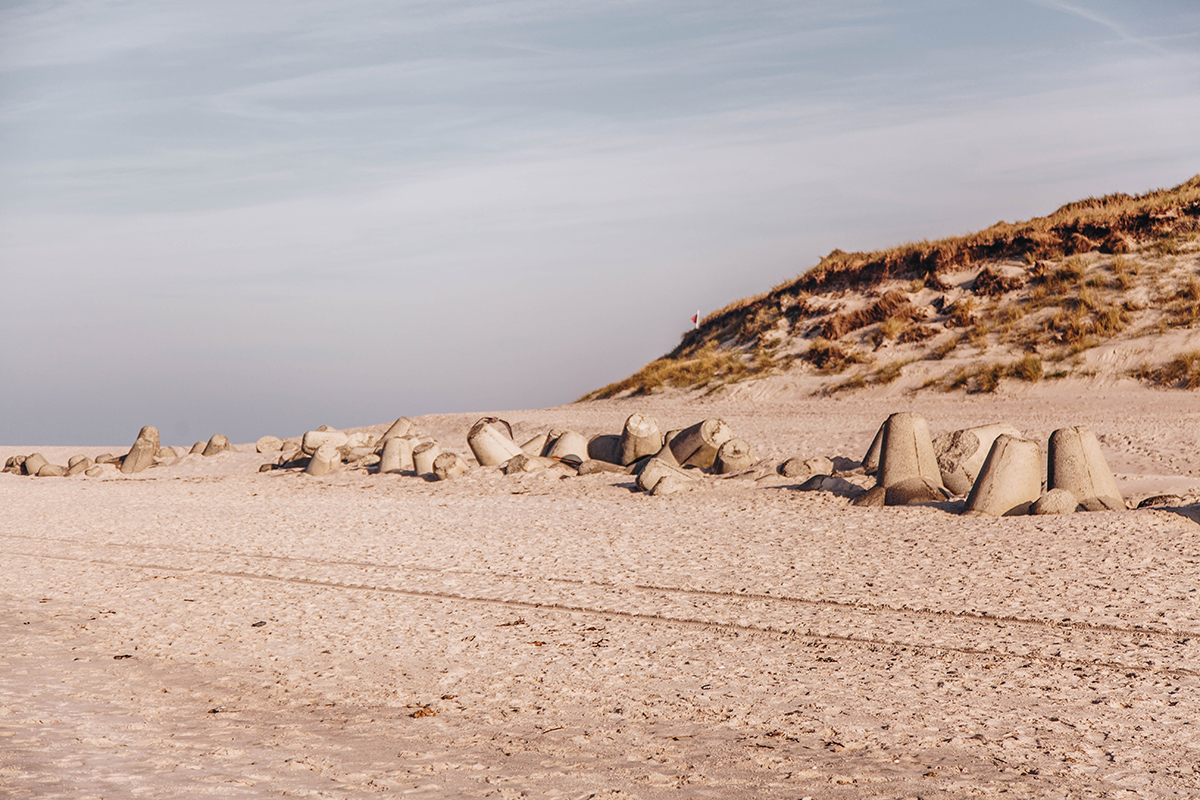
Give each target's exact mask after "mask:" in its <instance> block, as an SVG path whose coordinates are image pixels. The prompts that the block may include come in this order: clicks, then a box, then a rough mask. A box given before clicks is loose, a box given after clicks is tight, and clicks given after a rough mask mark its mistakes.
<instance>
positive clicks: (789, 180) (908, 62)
mask: <svg viewBox="0 0 1200 800" xmlns="http://www.w3.org/2000/svg"><path fill="white" fill-rule="evenodd" d="M1198 143H1200V4H1198V3H1196V2H1195V0H1071V1H1070V2H1067V1H1066V0H838V1H837V2H833V1H832V0H829V1H828V2H827V1H826V0H809V1H808V2H801V1H795V0H794V1H793V2H770V1H763V2H756V1H755V0H732V1H730V2H712V1H708V2H706V0H689V1H688V2H674V1H673V0H589V2H587V3H564V2H544V1H543V0H493V1H491V2H488V1H479V2H468V1H466V0H433V1H429V2H426V1H425V0H412V1H410V2H376V1H374V0H343V1H342V2H337V3H330V2H313V1H311V0H289V2H257V3H245V2H241V0H237V1H233V0H205V1H204V2H194V1H193V0H177V1H176V2H171V3H161V2H157V0H154V1H151V0H127V1H121V0H109V1H106V0H88V2H82V1H80V0H61V1H60V2H50V0H40V1H39V2H23V1H22V0H9V2H6V3H3V4H0V311H2V317H0V319H2V320H3V323H2V325H3V334H2V335H0V387H2V388H0V443H5V444H14V445H15V444H43V445H52V444H78V445H93V444H94V445H110V444H112V445H117V444H124V443H129V442H132V441H133V438H134V437H135V436H136V434H137V431H138V429H139V428H140V427H141V426H142V425H155V426H157V427H158V428H159V430H160V431H161V434H162V439H163V442H164V443H165V444H177V445H190V444H191V443H192V442H194V441H197V440H201V439H207V438H208V437H209V436H211V435H212V434H214V433H223V434H225V435H227V436H229V437H230V438H231V439H233V440H234V441H240V442H249V441H254V440H255V439H257V438H258V437H260V436H263V435H266V434H273V435H278V436H292V435H298V434H300V433H302V432H304V431H305V430H308V429H311V428H315V427H317V426H319V425H332V426H334V427H338V428H342V427H353V426H360V425H371V424H376V423H381V422H387V421H390V420H392V419H395V418H396V417H398V416H400V415H408V416H413V415H417V414H424V413H435V412H470V411H479V412H483V411H496V410H505V409H522V408H541V407H546V406H552V405H558V404H561V403H567V402H570V401H572V400H574V399H576V398H577V397H579V396H580V395H583V394H584V393H586V392H588V391H590V390H592V389H595V388H597V387H600V386H603V385H605V384H607V383H610V382H612V381H615V380H619V379H621V378H623V377H625V376H627V375H629V374H630V373H632V372H634V371H636V370H637V369H638V368H639V367H641V366H642V365H643V364H645V363H647V362H648V361H651V360H653V359H654V358H656V357H658V356H660V355H662V354H664V353H666V352H668V351H670V350H671V349H672V348H673V347H674V346H675V345H676V344H677V343H678V341H679V337H680V335H681V334H682V333H684V332H685V331H686V330H687V329H688V328H689V327H690V322H689V318H690V317H691V316H692V314H694V313H696V311H699V312H700V313H701V314H705V313H708V312H709V311H712V310H714V309H716V308H719V307H721V306H723V305H725V304H727V303H729V302H732V301H734V300H736V299H738V298H740V297H743V296H746V295H750V294H755V293H758V292H761V291H765V290H767V289H769V288H770V287H772V286H774V285H776V284H778V283H780V282H782V281H785V280H788V279H791V278H793V277H795V276H797V275H799V274H801V273H803V272H804V271H805V270H806V269H808V268H810V267H811V266H813V265H814V264H816V263H817V261H818V260H819V258H820V257H821V256H822V255H823V254H825V253H828V252H829V251H830V250H833V249H835V248H840V249H843V250H869V249H874V248H878V247H885V246H890V245H895V244H899V243H902V242H907V241H914V240H919V239H924V238H940V237H942V236H948V235H955V234H961V233H967V232H970V231H973V230H976V229H979V228H983V227H986V226H988V225H991V224H993V223H995V222H997V221H998V220H1001V219H1004V220H1008V221H1017V220H1021V219H1028V218H1030V217H1034V216H1039V215H1042V214H1045V213H1048V212H1050V211H1052V210H1054V209H1055V208H1057V207H1058V206H1060V205H1062V204H1063V203H1066V202H1069V201H1072V200H1077V199H1080V198H1083V197H1087V196H1092V195H1099V194H1108V193H1111V192H1117V191H1123V192H1131V193H1133V192H1142V191H1146V190H1150V189H1154V188H1159V187H1166V186H1173V185H1176V184H1178V183H1181V182H1183V181H1185V180H1187V179H1188V178H1190V177H1191V176H1192V175H1195V174H1196V173H1200V145H1198Z"/></svg>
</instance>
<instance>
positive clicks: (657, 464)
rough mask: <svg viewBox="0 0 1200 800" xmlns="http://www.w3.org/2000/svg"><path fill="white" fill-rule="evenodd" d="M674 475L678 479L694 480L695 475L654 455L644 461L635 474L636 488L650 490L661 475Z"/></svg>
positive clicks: (644, 490) (660, 478)
mask: <svg viewBox="0 0 1200 800" xmlns="http://www.w3.org/2000/svg"><path fill="white" fill-rule="evenodd" d="M667 475H674V476H675V477H677V478H679V479H680V480H685V481H694V480H695V479H696V477H695V476H694V475H689V474H688V473H687V471H686V470H683V469H681V468H680V467H678V466H676V465H675V464H672V463H671V462H670V461H668V460H666V459H664V458H658V457H657V456H655V457H654V458H651V459H649V460H647V461H646V463H645V464H644V465H643V466H642V468H641V470H640V471H639V472H638V474H637V488H639V489H641V490H642V491H643V492H648V491H650V490H652V489H653V488H654V487H655V485H657V484H658V482H659V481H660V480H662V478H663V477H665V476H667Z"/></svg>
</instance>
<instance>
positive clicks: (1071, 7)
mask: <svg viewBox="0 0 1200 800" xmlns="http://www.w3.org/2000/svg"><path fill="white" fill-rule="evenodd" d="M1029 2H1031V3H1033V4H1034V5H1039V6H1042V7H1043V8H1050V9H1054V10H1055V11H1061V12H1063V13H1065V14H1072V15H1074V16H1076V17H1079V18H1080V19H1085V20H1087V21H1088V22H1092V23H1095V24H1096V25H1099V26H1101V27H1102V28H1107V29H1108V30H1109V31H1111V32H1112V33H1114V34H1116V35H1117V37H1118V38H1120V39H1121V40H1122V41H1124V42H1128V43H1129V44H1133V45H1137V46H1139V47H1144V48H1146V49H1147V50H1152V51H1154V52H1157V53H1164V54H1165V53H1167V52H1168V50H1167V48H1165V47H1164V46H1163V45H1162V43H1161V42H1160V41H1158V40H1157V39H1154V38H1150V37H1146V36H1138V35H1137V34H1135V33H1134V32H1133V31H1131V30H1130V29H1129V28H1128V27H1127V26H1125V25H1122V24H1121V23H1119V22H1118V21H1116V20H1114V19H1113V18H1112V17H1109V16H1106V15H1105V14H1101V13H1100V12H1098V11H1095V10H1093V9H1091V8H1088V7H1087V6H1084V5H1081V4H1079V3H1070V2H1067V1H1066V0H1029Z"/></svg>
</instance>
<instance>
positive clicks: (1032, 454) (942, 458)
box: [854, 412, 1125, 517]
mask: <svg viewBox="0 0 1200 800" xmlns="http://www.w3.org/2000/svg"><path fill="white" fill-rule="evenodd" d="M1046 466H1047V469H1046V484H1045V489H1044V490H1043V484H1042V448H1041V446H1040V445H1039V444H1038V443H1037V442H1035V441H1032V440H1030V439H1025V438H1022V436H1021V433H1020V431H1018V430H1016V429H1015V428H1013V427H1011V426H1009V425H1004V424H1001V423H994V424H991V425H981V426H979V427H976V428H967V429H964V430H959V431H954V432H953V433H947V434H944V435H942V436H939V437H937V439H933V438H932V437H931V436H930V434H929V424H928V423H927V422H926V421H925V418H924V417H922V416H921V415H920V414H917V413H914V412H903V413H899V414H893V415H892V416H890V417H888V419H887V421H886V422H885V423H884V424H883V426H882V427H880V429H879V432H878V433H876V434H875V439H874V441H872V443H871V448H870V450H869V451H868V452H867V455H866V457H865V458H864V459H863V469H864V470H865V471H866V472H867V473H868V474H870V473H871V472H874V473H875V475H876V485H875V488H873V489H871V490H869V491H868V492H867V493H866V494H864V495H862V496H861V497H859V498H857V499H856V500H855V501H854V503H855V504H856V505H861V506H883V505H889V506H901V505H912V504H918V503H929V502H937V501H940V500H948V499H950V497H952V496H954V495H958V496H961V495H964V494H965V495H967V503H966V510H965V511H964V512H963V513H965V514H970V515H976V516H993V517H1001V516H1015V515H1018V514H1069V513H1072V512H1074V511H1103V510H1106V509H1111V510H1123V509H1124V508H1125V500H1124V499H1123V498H1122V497H1121V491H1120V489H1119V488H1117V481H1116V478H1115V477H1114V476H1113V473H1112V471H1111V470H1110V469H1109V467H1108V462H1107V461H1105V459H1104V454H1103V453H1101V452H1100V442H1099V440H1097V438H1096V434H1094V433H1093V432H1092V431H1091V430H1090V429H1088V428H1085V427H1083V426H1076V427H1072V428H1060V429H1059V430H1056V431H1054V432H1053V433H1052V434H1050V441H1049V444H1048V455H1047V464H1046Z"/></svg>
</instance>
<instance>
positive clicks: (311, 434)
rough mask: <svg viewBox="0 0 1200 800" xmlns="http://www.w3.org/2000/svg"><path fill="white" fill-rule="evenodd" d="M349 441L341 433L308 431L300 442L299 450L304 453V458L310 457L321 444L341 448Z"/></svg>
mask: <svg viewBox="0 0 1200 800" xmlns="http://www.w3.org/2000/svg"><path fill="white" fill-rule="evenodd" d="M349 441H350V437H349V436H347V435H346V434H344V433H342V432H341V431H334V430H319V429H318V430H315V431H308V432H307V433H305V434H304V437H303V438H302V439H301V440H300V449H301V450H303V451H304V454H305V455H306V456H311V455H312V454H313V453H315V452H317V448H319V447H320V446H321V445H323V444H331V445H333V446H334V447H343V446H345V445H346V444H347V443H348V442H349Z"/></svg>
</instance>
